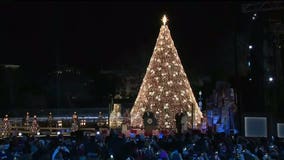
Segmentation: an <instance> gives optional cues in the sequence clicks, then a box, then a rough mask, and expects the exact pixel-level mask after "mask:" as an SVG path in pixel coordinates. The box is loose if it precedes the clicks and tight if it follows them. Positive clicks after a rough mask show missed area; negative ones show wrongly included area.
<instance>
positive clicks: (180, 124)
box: [175, 109, 183, 134]
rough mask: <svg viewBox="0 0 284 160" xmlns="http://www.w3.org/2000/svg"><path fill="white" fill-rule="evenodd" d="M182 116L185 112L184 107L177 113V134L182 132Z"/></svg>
mask: <svg viewBox="0 0 284 160" xmlns="http://www.w3.org/2000/svg"><path fill="white" fill-rule="evenodd" d="M182 117H183V113H182V109H180V110H179V111H178V113H177V114H176V115H175V119H176V128H177V134H181V129H182V123H181V119H182Z"/></svg>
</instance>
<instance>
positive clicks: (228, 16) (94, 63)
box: [0, 2, 240, 74]
mask: <svg viewBox="0 0 284 160" xmlns="http://www.w3.org/2000/svg"><path fill="white" fill-rule="evenodd" d="M239 13H240V8H239V4H237V3H233V2H229V3H227V2H218V3H217V2H214V3H211V2H202V3H199V2H190V3H185V2H180V3H173V2H171V3H170V2H168V3H154V2H136V3H134V2H133V3H131V2H96V3H91V2H83V3H79V2H69V3H66V2H65V3H55V2H53V3H51V2H41V3H27V2H25V3H13V4H6V5H2V6H1V9H0V15H1V19H0V20H1V25H0V44H1V47H0V52H1V55H2V56H1V60H0V63H1V64H26V65H31V66H35V65H36V66H41V67H49V66H52V65H55V64H56V57H59V60H58V62H59V63H60V64H70V65H78V66H87V67H90V68H98V67H100V68H113V69H115V68H121V67H122V68H127V67H129V68H130V66H135V65H138V66H140V67H141V68H142V69H146V68H145V67H146V65H147V64H148V62H149V60H150V57H151V55H152V53H153V49H154V46H155V42H156V38H157V37H158V33H159V29H160V25H161V21H160V19H161V17H162V15H163V14H167V16H168V18H169V28H170V30H171V34H172V37H173V40H174V42H175V45H176V48H177V50H178V53H179V56H180V57H181V60H182V63H183V65H184V68H185V69H186V70H191V71H193V72H197V73H201V74H207V73H209V72H217V71H220V69H226V70H225V71H224V72H230V71H233V68H234V65H233V62H234V60H233V57H234V56H233V53H232V50H229V51H228V52H227V51H226V50H225V49H223V48H226V46H229V45H232V44H230V43H231V42H230V41H227V40H226V38H228V35H231V34H232V33H233V31H234V23H236V21H237V19H238V14H239ZM220 72H222V71H220Z"/></svg>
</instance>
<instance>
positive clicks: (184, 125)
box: [181, 112, 188, 134]
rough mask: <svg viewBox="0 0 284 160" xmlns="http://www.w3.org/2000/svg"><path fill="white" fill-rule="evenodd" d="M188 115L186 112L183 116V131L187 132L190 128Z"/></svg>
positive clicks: (183, 132)
mask: <svg viewBox="0 0 284 160" xmlns="http://www.w3.org/2000/svg"><path fill="white" fill-rule="evenodd" d="M187 120H188V116H187V113H186V112H184V113H183V115H182V117H181V133H182V134H185V133H186V132H187V129H188V121H187Z"/></svg>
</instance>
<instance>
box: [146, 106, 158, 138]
mask: <svg viewBox="0 0 284 160" xmlns="http://www.w3.org/2000/svg"><path fill="white" fill-rule="evenodd" d="M143 123H144V128H145V136H152V130H153V129H154V128H155V127H156V125H157V120H156V118H155V116H154V113H153V112H151V110H150V107H146V110H145V112H144V114H143Z"/></svg>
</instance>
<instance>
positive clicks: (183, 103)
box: [130, 16, 202, 128]
mask: <svg viewBox="0 0 284 160" xmlns="http://www.w3.org/2000/svg"><path fill="white" fill-rule="evenodd" d="M167 21H168V19H167V17H166V16H163V18H162V22H163V25H162V26H161V28H160V33H159V36H158V38H157V42H156V46H155V47H154V51H153V55H152V57H151V59H150V62H149V65H148V67H147V71H146V74H145V76H144V79H143V82H142V85H141V87H140V90H139V92H138V96H137V98H136V100H135V103H134V106H133V108H132V110H131V113H130V114H131V126H133V127H142V126H143V119H142V116H143V114H144V112H145V110H146V108H147V107H150V110H151V111H152V112H153V113H156V118H157V120H158V127H159V128H175V122H174V121H175V114H176V113H178V112H179V111H180V110H181V109H182V110H183V111H185V112H187V115H192V112H193V119H194V124H192V122H191V121H190V120H191V118H188V120H189V121H188V123H187V124H188V127H192V125H193V126H195V127H196V126H197V125H198V124H200V123H201V118H202V112H201V111H200V109H199V107H198V104H197V102H196V99H195V97H194V95H193V92H192V90H191V86H190V83H189V81H188V78H187V75H186V74H185V71H184V69H183V66H182V64H181V61H180V58H179V56H178V53H177V50H176V48H175V45H174V42H173V40H172V38H171V34H170V30H169V28H168V26H167V25H166V22H167ZM150 86H151V87H150ZM192 109H193V110H192Z"/></svg>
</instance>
